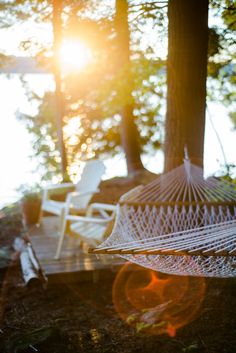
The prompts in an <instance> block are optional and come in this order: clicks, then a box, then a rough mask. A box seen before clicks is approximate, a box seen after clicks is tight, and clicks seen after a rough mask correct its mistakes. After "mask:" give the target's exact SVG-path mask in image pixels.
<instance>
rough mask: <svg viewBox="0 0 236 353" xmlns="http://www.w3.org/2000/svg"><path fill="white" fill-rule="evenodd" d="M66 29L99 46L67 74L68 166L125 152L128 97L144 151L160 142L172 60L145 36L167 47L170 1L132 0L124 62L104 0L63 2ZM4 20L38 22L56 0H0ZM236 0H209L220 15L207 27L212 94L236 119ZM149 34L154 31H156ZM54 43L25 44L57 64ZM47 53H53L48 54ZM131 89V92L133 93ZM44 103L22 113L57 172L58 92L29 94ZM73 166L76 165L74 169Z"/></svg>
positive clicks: (47, 170)
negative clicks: (82, 66) (123, 110)
mask: <svg viewBox="0 0 236 353" xmlns="http://www.w3.org/2000/svg"><path fill="white" fill-rule="evenodd" d="M63 4H64V9H63V33H64V35H65V36H66V37H67V38H80V40H82V41H84V42H86V43H87V44H88V45H89V46H90V48H91V50H92V51H93V60H92V62H91V63H90V64H89V65H87V67H86V70H83V71H81V72H78V73H73V74H67V75H66V76H64V77H63V90H64V91H63V95H64V103H65V116H64V121H63V124H64V126H65V145H66V150H67V159H68V163H69V166H72V167H73V165H74V164H76V163H77V162H78V160H85V159H88V158H91V157H94V156H98V155H103V156H104V155H105V156H107V155H110V156H111V155H115V154H117V153H119V152H120V151H121V137H120V130H121V127H120V122H121V108H122V106H124V104H132V105H133V106H134V116H135V123H136V125H137V127H138V130H139V134H140V136H139V142H140V144H141V150H142V153H150V151H156V150H157V149H159V148H161V146H162V142H163V122H164V114H165V109H164V105H165V98H166V61H165V59H161V55H160V53H159V52H158V48H157V46H156V41H155V40H151V41H147V43H145V41H144V38H147V35H145V31H146V33H147V31H150V30H151V31H152V33H155V34H156V37H158V40H160V39H161V40H162V44H163V46H164V45H165V42H166V35H167V5H168V2H167V1H166V2H161V3H158V2H141V1H137V2H132V3H131V2H130V4H129V14H130V15H129V22H130V29H131V38H130V45H131V54H130V59H131V60H130V65H127V66H126V67H124V68H123V69H122V70H121V69H120V65H119V61H120V55H118V54H117V50H116V32H115V26H114V9H112V8H109V6H107V7H105V6H103V7H102V6H101V2H100V1H96V0H90V1H85V0H84V1H79V2H78V1H75V0H73V1H69V0H68V1H67V0H66V1H64V2H63ZM0 9H1V14H0V19H2V20H3V22H2V24H3V26H9V25H12V24H14V23H16V22H19V21H21V22H22V21H25V19H33V20H35V21H37V22H40V23H45V22H50V21H51V20H52V4H51V2H48V1H46V0H40V1H36V0H21V1H18V0H15V1H7V2H6V1H0ZM235 11H236V4H235V1H233V0H223V1H221V0H211V1H210V13H211V16H215V17H216V18H218V19H219V18H221V20H220V21H218V22H219V24H218V23H217V25H215V26H214V27H213V28H210V29H209V52H208V60H209V61H208V99H210V100H215V101H219V100H220V101H221V102H223V103H224V104H225V105H228V106H230V109H231V112H230V116H231V118H232V121H233V122H235V123H236V118H235V107H234V106H233V105H232V102H233V101H234V100H235V98H236V78H235V77H236V72H235V71H236V65H235V57H236V50H235V43H236V33H235V30H236V16H235ZM150 38H151V36H150ZM52 44H53V43H39V41H38V42H37V43H35V42H33V40H32V39H31V38H29V40H26V41H24V43H22V45H23V47H24V48H25V50H26V51H30V50H31V49H32V47H34V48H35V47H36V48H38V59H39V60H40V61H41V62H44V63H46V64H47V66H48V67H52V60H50V59H49V56H48V55H49V54H50V53H51V52H52ZM46 54H47V55H46ZM130 90H131V91H132V97H131V98H130V95H129V94H127V92H130ZM30 99H32V100H34V101H36V102H38V105H39V111H38V114H37V115H35V116H29V115H25V114H22V115H21V116H20V119H21V120H22V122H24V124H25V125H26V128H27V129H28V131H29V133H30V134H31V136H32V141H33V150H34V155H35V156H37V160H38V161H39V169H38V172H40V173H41V174H42V175H43V178H44V179H47V180H50V179H52V176H58V177H59V165H60V153H59V146H58V141H57V133H56V126H55V125H56V124H55V109H54V108H55V103H54V99H55V97H54V94H53V93H52V92H47V93H46V94H45V96H44V97H43V98H40V97H38V96H36V95H35V94H32V92H31V93H30ZM71 173H72V172H71Z"/></svg>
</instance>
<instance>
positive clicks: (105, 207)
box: [86, 203, 116, 218]
mask: <svg viewBox="0 0 236 353" xmlns="http://www.w3.org/2000/svg"><path fill="white" fill-rule="evenodd" d="M94 211H98V212H99V213H100V214H101V216H103V217H104V218H109V217H110V216H111V215H110V214H108V213H107V212H106V211H111V212H112V215H113V213H115V211H116V205H111V204H106V203H92V204H91V205H89V207H88V209H87V212H86V216H88V217H90V216H92V214H93V212H94Z"/></svg>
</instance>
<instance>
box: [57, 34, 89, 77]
mask: <svg viewBox="0 0 236 353" xmlns="http://www.w3.org/2000/svg"><path fill="white" fill-rule="evenodd" d="M59 57H60V64H61V68H62V70H63V71H66V72H68V71H81V70H82V69H84V67H85V66H86V65H87V64H88V63H89V62H90V61H91V51H90V49H89V48H88V47H87V46H86V44H85V43H83V42H81V41H79V40H65V41H63V42H62V45H61V48H60V54H59Z"/></svg>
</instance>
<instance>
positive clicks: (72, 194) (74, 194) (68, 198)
mask: <svg viewBox="0 0 236 353" xmlns="http://www.w3.org/2000/svg"><path fill="white" fill-rule="evenodd" d="M98 192H100V190H99V189H94V190H88V191H72V192H68V194H67V195H66V202H70V201H71V200H72V199H73V198H74V197H77V196H86V195H90V194H95V193H98Z"/></svg>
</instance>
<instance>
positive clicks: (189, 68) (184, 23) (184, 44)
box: [165, 0, 208, 171]
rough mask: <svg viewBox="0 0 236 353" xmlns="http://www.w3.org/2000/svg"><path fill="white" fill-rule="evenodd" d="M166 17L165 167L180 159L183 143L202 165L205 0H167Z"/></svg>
mask: <svg viewBox="0 0 236 353" xmlns="http://www.w3.org/2000/svg"><path fill="white" fill-rule="evenodd" d="M168 17H169V28H168V30H169V33H168V40H169V42H168V60H167V89H168V93H167V116H166V127H165V129H166V137H165V171H169V170H171V169H173V168H175V167H176V166H178V165H180V164H181V163H182V162H183V157H184V147H185V146H186V147H187V150H188V155H189V157H190V159H191V161H192V162H193V163H194V164H197V165H199V166H203V152H204V131H205V108H206V77H207V46H208V0H170V1H169V8H168Z"/></svg>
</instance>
